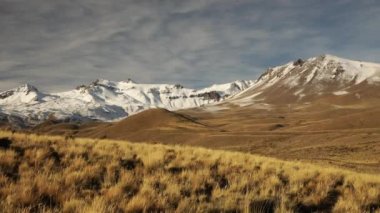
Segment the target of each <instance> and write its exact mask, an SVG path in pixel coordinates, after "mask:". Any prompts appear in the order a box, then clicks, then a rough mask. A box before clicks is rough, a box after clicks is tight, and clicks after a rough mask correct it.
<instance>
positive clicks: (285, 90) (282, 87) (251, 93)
mask: <svg viewBox="0 0 380 213" xmlns="http://www.w3.org/2000/svg"><path fill="white" fill-rule="evenodd" d="M379 86H380V64H375V63H370V62H362V61H354V60H348V59H343V58H339V57H336V56H332V55H322V56H318V57H314V58H310V59H307V60H306V61H303V60H301V59H298V60H296V61H293V62H289V63H287V64H285V65H282V66H278V67H274V68H270V69H268V70H267V71H266V72H265V73H263V74H262V75H261V76H260V77H259V78H258V80H257V81H256V82H255V83H253V84H252V86H251V87H250V88H248V89H246V90H244V91H242V92H240V93H238V94H236V95H235V96H234V97H233V98H231V99H229V101H232V102H234V101H235V102H236V101H237V102H239V100H244V102H246V101H247V99H252V100H262V101H266V102H272V103H290V102H296V101H311V100H315V98H318V97H322V96H326V95H331V94H333V95H334V94H335V95H337V94H338V95H339V96H349V95H355V96H357V97H358V94H359V93H370V92H372V93H373V91H374V90H376V89H379ZM342 91H345V92H342ZM354 93H355V94H354Z"/></svg>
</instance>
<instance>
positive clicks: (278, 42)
mask: <svg viewBox="0 0 380 213" xmlns="http://www.w3.org/2000/svg"><path fill="white" fill-rule="evenodd" d="M0 1H1V4H0V27H1V29H2V31H1V32H0V90H3V89H8V88H10V87H14V86H17V85H18V84H20V83H25V82H30V83H32V84H35V85H36V86H38V87H39V88H41V89H42V90H52V91H57V90H63V89H69V88H73V87H75V86H76V85H77V84H83V83H87V82H90V81H92V80H94V79H96V78H107V79H111V80H122V79H127V78H132V79H134V80H136V81H138V82H147V83H153V82H157V83H182V84H185V85H186V86H193V87H200V86H206V85H209V84H212V83H223V82H228V81H232V80H236V79H254V78H256V77H257V76H258V75H260V73H261V72H262V71H263V70H264V69H266V68H267V67H269V66H276V65H279V64H282V63H285V62H288V61H290V60H294V59H295V58H299V57H303V58H306V57H312V56H315V55H319V54H323V53H331V54H337V55H340V56H342V57H349V58H358V59H362V60H372V61H378V62H379V59H378V58H377V56H376V55H379V52H380V48H379V43H380V42H379V41H380V36H379V34H380V30H379V29H380V4H379V3H378V2H377V1H374V0H372V1H371V0H369V1H366V2H359V1H353V0H340V1H331V2H325V3H324V4H321V3H319V2H316V1H302V0H273V1H264V0H255V1H249V0H236V1H229V0H189V1H174V0H149V1H148V0H138V1H137V0H127V1H125V0H110V1H101V0H77V1H50V0H34V1H27V0H12V1H11V0H0Z"/></svg>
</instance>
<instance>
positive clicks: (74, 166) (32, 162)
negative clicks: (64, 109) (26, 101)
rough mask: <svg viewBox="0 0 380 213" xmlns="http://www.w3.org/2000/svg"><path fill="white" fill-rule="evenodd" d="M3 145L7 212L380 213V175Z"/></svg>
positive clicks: (152, 153)
mask: <svg viewBox="0 0 380 213" xmlns="http://www.w3.org/2000/svg"><path fill="white" fill-rule="evenodd" d="M0 138H3V140H0V209H1V211H2V212H316V211H317V212H330V211H332V212H376V211H377V212H379V210H380V177H379V176H378V175H373V174H372V175H370V174H359V173H355V172H352V171H346V170H341V169H338V168H332V167H320V166H316V165H312V164H307V163H301V162H288V161H280V160H276V159H273V158H266V157H260V156H254V155H250V154H243V153H239V152H228V151H213V150H208V149H203V148H193V147H181V146H164V145H151V144H150V145H148V144H132V143H128V142H121V141H111V140H93V139H69V138H66V139H65V138H63V137H58V136H37V135H25V134H12V133H9V132H0ZM4 138H9V142H11V144H7V140H5V139H4Z"/></svg>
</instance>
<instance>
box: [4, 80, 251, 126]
mask: <svg viewBox="0 0 380 213" xmlns="http://www.w3.org/2000/svg"><path fill="white" fill-rule="evenodd" d="M252 83H253V82H252V81H235V82H232V83H227V84H220V85H212V86H211V87H208V88H204V89H200V90H196V89H189V88H184V87H183V86H181V85H179V84H176V85H171V84H138V83H135V82H133V81H131V80H128V81H120V82H114V81H108V80H96V81H95V82H93V83H92V84H90V85H81V86H78V87H77V88H76V89H75V90H71V91H67V92H60V93H51V94H47V93H46V94H44V93H41V92H39V91H38V90H37V89H36V88H35V87H33V86H31V85H24V86H21V87H18V88H16V89H12V90H8V91H5V92H2V93H0V111H1V112H2V114H3V115H4V114H6V115H8V116H12V117H13V118H15V117H17V118H20V119H22V120H24V121H25V122H26V123H28V124H31V125H32V124H37V123H40V122H41V121H43V120H46V119H48V118H49V117H54V118H56V119H60V120H62V119H63V120H65V119H66V120H70V121H75V120H88V119H91V120H92V119H96V120H103V121H112V120H117V119H121V118H124V117H126V116H128V115H130V114H134V113H137V112H140V111H143V110H146V109H150V108H166V109H169V110H177V109H184V108H191V107H197V106H202V105H205V104H210V103H215V102H219V101H221V100H224V99H225V98H227V97H228V96H230V95H233V94H235V93H238V92H240V91H242V90H244V89H246V88H248V87H249V86H250V85H251V84H252ZM3 117H4V116H3Z"/></svg>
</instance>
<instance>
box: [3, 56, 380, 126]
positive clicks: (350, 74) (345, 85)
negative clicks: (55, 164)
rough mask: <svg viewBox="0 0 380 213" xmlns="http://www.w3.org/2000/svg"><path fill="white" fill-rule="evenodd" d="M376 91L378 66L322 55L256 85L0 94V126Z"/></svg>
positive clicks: (340, 98) (346, 99) (111, 84)
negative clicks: (148, 110) (161, 109)
mask: <svg viewBox="0 0 380 213" xmlns="http://www.w3.org/2000/svg"><path fill="white" fill-rule="evenodd" d="M379 85H380V64H375V63H369V62H362V61H354V60H348V59H343V58H339V57H336V56H332V55H321V56H317V57H313V58H309V59H307V60H302V59H298V60H295V61H291V62H289V63H287V64H285V65H281V66H277V67H273V68H269V69H268V70H266V71H265V72H264V73H263V74H262V75H261V76H260V77H259V78H258V79H257V80H246V81H243V80H241V81H235V82H231V83H226V84H219V85H218V84H216V85H212V86H210V87H207V88H203V89H190V88H184V87H183V86H182V85H179V84H139V83H136V82H134V81H132V80H130V79H128V80H126V81H120V82H115V81H109V80H102V79H98V80H96V81H94V82H92V83H91V84H89V85H81V86H78V87H77V88H76V89H73V90H70V91H65V92H59V93H45V92H41V91H39V90H38V89H37V88H36V87H34V86H32V85H29V84H26V85H22V86H20V87H18V88H15V89H10V90H7V91H4V92H1V93H0V121H2V122H3V123H10V124H12V125H13V126H15V127H18V128H23V127H31V126H35V125H38V124H40V123H42V122H44V121H46V120H49V119H54V120H59V121H64V122H76V121H80V122H84V121H107V122H108V121H118V120H121V119H123V118H125V117H128V116H130V115H133V114H136V113H139V112H142V111H144V110H147V109H152V108H164V109H167V110H169V111H175V110H181V109H189V108H194V107H198V108H199V107H205V109H206V110H208V111H213V110H214V111H215V110H220V109H228V108H231V107H244V106H251V107H253V108H264V109H265V108H266V109H270V108H271V107H273V106H276V105H283V104H288V105H291V104H298V105H299V104H306V105H307V104H310V103H315V102H325V103H329V104H331V105H332V104H335V105H336V106H339V105H341V104H354V103H359V102H363V101H367V102H370V101H371V100H374V101H375V102H376V101H377V102H378V99H379V97H380V94H379V92H378V91H379Z"/></svg>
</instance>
